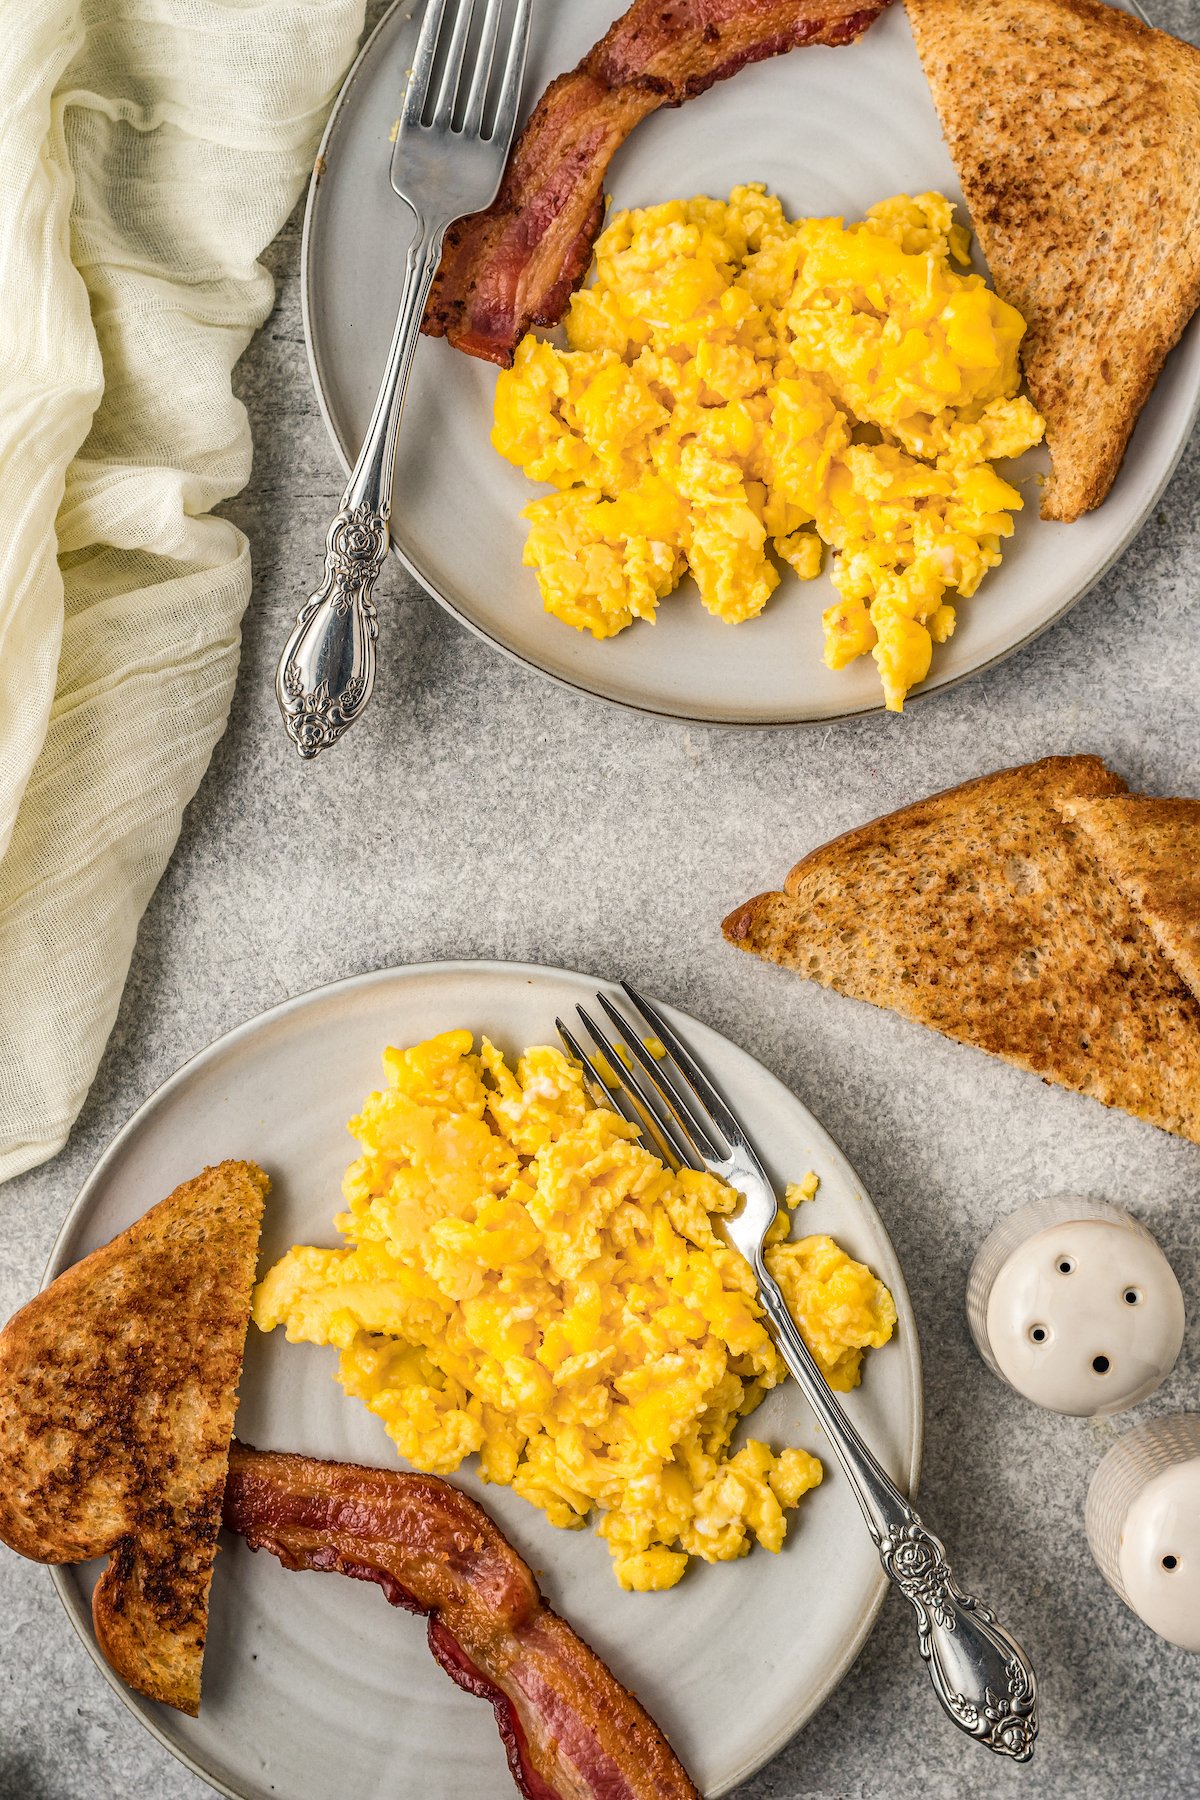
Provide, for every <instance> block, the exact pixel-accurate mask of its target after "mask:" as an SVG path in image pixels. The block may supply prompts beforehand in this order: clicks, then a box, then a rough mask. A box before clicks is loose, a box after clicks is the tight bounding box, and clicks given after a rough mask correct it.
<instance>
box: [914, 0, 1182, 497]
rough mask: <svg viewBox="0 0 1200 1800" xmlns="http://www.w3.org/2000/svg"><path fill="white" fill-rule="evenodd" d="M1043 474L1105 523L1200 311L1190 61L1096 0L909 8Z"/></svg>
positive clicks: (1052, 493) (940, 1)
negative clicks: (1010, 336) (1026, 401)
mask: <svg viewBox="0 0 1200 1800" xmlns="http://www.w3.org/2000/svg"><path fill="white" fill-rule="evenodd" d="M907 7H908V15H909V20H910V22H911V24H912V30H913V36H914V38H915V40H916V45H917V50H918V53H919V55H920V58H921V62H922V65H923V67H924V70H925V74H926V77H927V79H928V81H929V86H930V88H931V90H932V93H933V99H934V104H935V105H936V107H937V111H938V115H939V117H940V119H941V123H942V129H943V132H944V133H945V137H946V142H947V145H948V146H949V150H950V155H951V157H952V159H953V161H954V165H955V168H956V169H957V171H958V174H959V178H960V180H961V182H962V187H963V193H964V196H965V198H966V202H967V207H968V209H969V211H970V214H971V220H972V223H973V225H974V228H975V231H976V233H977V234H978V237H979V243H980V247H981V248H982V250H983V254H984V256H985V257H986V259H987V263H988V267H989V269H990V271H991V275H992V279H993V281H994V282H995V284H996V290H997V292H998V293H999V294H1001V295H1002V296H1003V298H1004V299H1005V300H1008V301H1010V302H1011V304H1012V305H1013V306H1015V307H1016V308H1017V309H1018V311H1019V312H1020V313H1021V314H1022V316H1023V317H1024V319H1025V321H1026V324H1027V325H1028V328H1029V329H1028V332H1027V334H1026V337H1025V340H1024V344H1023V347H1022V362H1023V365H1024V369H1025V376H1026V380H1027V382H1028V385H1029V392H1030V394H1031V396H1032V398H1033V401H1034V404H1035V405H1036V407H1037V408H1038V411H1039V412H1040V413H1041V414H1042V415H1043V417H1044V418H1045V421H1046V443H1047V445H1048V447H1049V450H1050V458H1051V463H1052V468H1053V473H1052V475H1051V478H1050V480H1049V482H1048V483H1047V486H1046V488H1045V492H1044V494H1043V497H1042V516H1043V517H1044V518H1047V519H1064V520H1070V519H1077V518H1078V517H1079V516H1080V514H1081V513H1084V512H1087V511H1089V510H1090V509H1091V508H1092V507H1095V506H1098V505H1099V504H1100V502H1101V501H1102V500H1103V499H1104V497H1105V495H1106V494H1107V493H1108V490H1109V488H1110V487H1111V486H1112V484H1113V481H1114V479H1115V477H1116V474H1117V471H1118V469H1119V468H1120V466H1121V460H1122V458H1123V456H1124V454H1125V447H1126V444H1127V443H1128V441H1129V437H1130V433H1131V432H1132V430H1133V427H1134V425H1135V423H1136V422H1137V417H1138V414H1139V413H1140V411H1141V409H1142V407H1143V405H1144V404H1145V402H1146V400H1147V398H1148V397H1149V394H1150V390H1151V388H1152V387H1153V385H1154V383H1155V380H1156V379H1157V377H1158V374H1159V371H1160V369H1161V368H1162V365H1163V363H1164V361H1165V360H1166V357H1167V354H1168V352H1169V351H1170V349H1171V347H1172V346H1173V345H1174V344H1175V342H1176V341H1177V339H1178V338H1179V336H1180V333H1181V332H1182V331H1183V328H1184V326H1185V325H1186V324H1187V322H1188V320H1189V319H1190V318H1191V316H1192V314H1193V312H1194V311H1195V310H1196V306H1197V304H1198V303H1200V50H1196V49H1194V48H1193V47H1192V46H1191V45H1190V44H1185V43H1181V42H1180V41H1179V40H1178V39H1177V38H1173V37H1170V36H1168V35H1167V33H1166V32H1163V31H1154V30H1152V29H1151V28H1150V27H1149V26H1147V25H1143V24H1141V23H1140V22H1139V21H1138V20H1136V19H1133V18H1131V17H1130V16H1129V14H1128V13H1125V12H1121V11H1119V10H1118V9H1117V8H1116V7H1113V6H1108V5H1105V4H1103V0H907Z"/></svg>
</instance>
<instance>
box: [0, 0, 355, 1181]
mask: <svg viewBox="0 0 1200 1800" xmlns="http://www.w3.org/2000/svg"><path fill="white" fill-rule="evenodd" d="M362 21H363V0H0V42H2V49H0V168H2V169H3V172H4V174H3V181H2V183H0V1180H2V1179H4V1178H6V1177H8V1176H10V1175H14V1174H16V1173H17V1172H18V1171H20V1170H22V1169H25V1168H29V1167H30V1166H31V1165H32V1164H34V1163H37V1162H40V1161H42V1160H43V1159H44V1158H46V1157H47V1156H50V1155H52V1154H53V1153H54V1151H56V1150H58V1149H59V1148H60V1147H61V1146H62V1144H63V1142H64V1140H65V1138H66V1135H67V1132H68V1131H69V1129H70V1127H71V1124H72V1121H73V1120H74V1118H75V1116H76V1114H77V1113H78V1111H79V1108H80V1106H81V1105H82V1103H83V1099H84V1095H85V1094H86V1092H87V1089H88V1087H89V1085H90V1083H91V1080H92V1077H93V1076H94V1074H95V1071H96V1065H97V1063H98V1062H99V1060H100V1054H101V1051H102V1050H103V1048H104V1043H105V1040H106V1038H107V1037H108V1034H109V1032H110V1030H111V1029H112V1024H113V1020H114V1018H115V1017H116V1011H117V1004H118V1001H119V999H120V994H121V988H122V986H123V985H124V981H125V976H126V973H127V971H128V968H129V959H130V956H131V954H132V951H133V943H134V937H135V934H136V932H137V926H138V920H139V919H140V917H141V914H142V910H143V908H144V907H145V904H146V901H147V900H148V898H149V896H150V894H151V892H152V890H153V888H154V886H155V884H156V882H157V881H158V879H159V877H160V875H161V874H162V871H163V868H164V866H165V864H166V861H167V858H168V857H169V856H170V854H171V850H172V848H173V847H174V844H175V841H176V838H177V836H178V832H179V823H180V815H181V814H182V811H183V808H184V807H185V806H186V805H187V802H188V801H189V800H190V799H191V797H192V795H193V793H194V792H195V790H196V787H197V785H198V783H199V781H200V778H201V776H202V774H203V773H204V770H205V767H206V766H207V763H208V760H209V757H210V755H211V754H212V749H213V745H214V744H215V743H216V741H217V739H218V738H219V737H220V735H221V732H222V731H223V730H224V727H225V721H226V718H227V716H228V711H229V703H230V699H231V696H232V692H233V683H234V676H235V674H236V671H237V661H238V644H239V621H240V619H241V616H242V612H243V610H244V608H245V606H246V602H247V600H248V599H249V596H250V559H249V552H248V548H247V545H246V540H245V538H244V537H243V536H242V534H241V533H240V532H239V531H236V530H235V529H234V527H233V526H232V525H230V524H229V523H228V522H227V521H225V520H223V519H217V518H214V517H213V516H212V509H213V507H214V506H216V505H217V504H218V503H219V502H220V501H222V500H226V499H228V498H229V497H230V496H231V495H233V494H236V493H237V492H238V491H239V490H240V489H241V488H242V487H243V486H244V485H245V483H246V481H247V479H248V478H249V474H250V433H249V428H248V426H247V422H246V416H245V413H244V411H243V408H242V407H241V405H240V404H239V403H238V402H237V401H235V400H234V398H233V395H232V391H231V387H230V373H231V371H232V369H233V365H234V363H235V362H236V361H237V359H238V357H239V356H240V355H241V353H242V351H243V350H244V349H245V347H246V345H247V343H248V342H249V340H250V337H251V335H252V333H253V332H254V331H255V329H256V328H257V327H258V326H259V325H261V324H262V322H263V320H264V319H265V318H266V316H267V313H268V311H269V310H270V307H271V302H272V297H273V296H272V287H271V281H270V277H269V276H268V275H267V273H266V271H265V270H264V269H262V268H261V267H259V265H258V264H257V262H256V260H255V259H256V258H257V257H258V255H259V254H260V253H261V251H262V250H263V249H264V247H265V246H266V245H267V244H268V243H270V241H271V239H272V238H273V237H274V236H275V234H276V232H277V231H278V230H279V228H280V226H281V225H282V224H283V222H284V220H285V219H286V218H287V216H288V213H289V212H290V211H291V209H292V206H293V205H294V203H295V201H296V198H297V196H298V194H299V193H300V190H301V187H302V184H303V181H304V178H305V176H306V175H307V173H308V170H309V169H310V167H311V165H312V159H313V154H314V151H315V148H316V143H317V140H318V137H319V135H320V130H321V126H322V122H323V120H324V117H325V114H326V112H327V110H328V107H329V103H330V100H331V98H332V96H333V93H334V91H335V89H336V87H337V84H338V81H339V79H340V78H341V75H342V73H343V71H344V69H345V67H346V65H347V63H348V61H349V59H350V56H351V54H352V52H353V49H354V45H355V43H356V41H357V38H358V34H359V31H360V30H361V27H362ZM296 379H297V380H298V381H300V380H303V379H305V377H304V376H303V374H302V373H301V371H300V370H297V372H296Z"/></svg>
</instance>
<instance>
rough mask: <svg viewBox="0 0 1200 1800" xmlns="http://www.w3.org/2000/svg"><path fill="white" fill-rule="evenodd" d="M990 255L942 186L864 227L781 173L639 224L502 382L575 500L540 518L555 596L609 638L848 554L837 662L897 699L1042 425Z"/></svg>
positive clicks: (645, 213) (623, 220) (619, 223)
mask: <svg viewBox="0 0 1200 1800" xmlns="http://www.w3.org/2000/svg"><path fill="white" fill-rule="evenodd" d="M968 243H969V238H968V234H967V232H966V231H965V230H964V229H963V227H962V226H960V225H956V224H954V223H953V212H952V207H951V204H950V202H949V201H948V200H945V199H943V198H942V197H941V196H940V195H938V194H922V195H920V196H918V197H917V198H915V199H910V198H908V197H907V196H904V195H900V196H898V197H897V198H895V199H892V200H885V201H883V202H881V203H880V204H879V205H878V206H874V207H872V208H871V210H870V212H869V213H868V214H867V216H866V218H865V219H864V220H863V221H862V223H861V224H858V225H850V226H846V225H844V224H843V222H842V221H841V220H840V219H803V220H800V221H790V220H788V219H786V218H785V217H784V214H783V208H782V207H781V205H780V203H779V201H778V200H777V199H775V198H774V197H773V196H771V195H768V194H767V193H766V191H765V190H764V189H763V188H762V187H761V186H749V187H739V188H735V189H734V191H733V193H732V195H731V196H730V198H729V200H728V202H724V201H719V200H709V199H704V198H700V199H695V200H687V201H683V200H672V201H668V202H667V203H666V204H665V205H662V206H651V207H646V208H644V209H642V210H639V211H635V212H623V213H618V214H617V215H616V216H615V217H614V218H613V220H612V222H611V223H610V225H609V226H608V228H607V230H606V231H605V232H604V233H603V234H602V236H601V237H600V239H599V241H598V242H597V245H596V278H595V281H594V283H593V284H592V286H590V287H588V288H585V289H583V290H582V291H581V292H579V293H577V294H576V295H575V296H574V298H573V300H572V302H571V306H570V310H569V312H568V314H567V318H566V322H565V327H566V348H565V349H560V348H558V347H556V346H555V345H553V344H550V343H547V342H543V341H541V340H539V339H538V338H536V337H534V336H532V335H530V336H528V337H526V338H525V339H524V341H523V342H522V343H521V345H520V346H519V348H518V350H517V354H516V360H515V362H514V365H513V367H512V369H510V370H506V371H503V372H502V373H501V375H500V378H499V381H498V383H497V387H496V403H495V425H494V429H493V432H492V442H493V444H494V445H495V447H496V449H497V450H499V452H500V453H501V455H502V456H505V457H507V458H508V460H509V461H510V462H513V463H516V464H517V465H518V467H520V468H521V469H523V470H524V471H525V473H526V474H527V475H529V476H530V477H531V478H532V479H533V480H535V481H544V482H548V483H550V485H551V486H552V487H554V488H556V489H558V490H559V491H558V492H557V493H555V494H551V495H549V496H547V497H546V498H545V499H542V500H537V501H535V502H534V503H533V504H532V505H531V506H529V507H527V508H526V509H525V514H524V516H525V518H527V519H528V521H529V524H530V531H529V538H528V542H527V544H526V549H525V561H526V563H527V564H529V565H530V566H532V567H533V568H535V569H536V570H537V574H538V582H539V584H540V587H541V591H542V596H543V599H544V601H545V605H546V608H547V610H548V611H549V612H551V613H553V614H554V615H555V616H556V617H558V618H560V619H563V620H565V621H566V623H567V624H569V625H574V626H576V627H577V628H579V629H581V630H587V631H590V632H592V633H593V634H594V635H595V636H596V637H598V638H606V637H611V636H612V635H613V634H614V633H616V632H618V631H623V630H624V629H625V627H626V626H627V625H629V624H631V623H632V622H633V620H634V619H653V618H654V615H655V611H656V609H657V607H658V603H659V601H660V600H662V599H664V598H665V596H666V595H668V594H669V593H671V591H672V590H673V589H674V588H675V587H676V586H677V585H678V583H679V581H680V580H681V578H682V577H683V575H684V574H685V573H688V572H690V573H691V574H692V575H693V576H694V578H695V581H696V585H697V587H698V588H699V591H700V599H701V601H702V602H703V604H704V605H705V606H706V607H707V608H708V610H709V612H711V613H714V614H716V615H717V616H718V617H719V618H722V619H727V620H729V621H731V622H733V623H737V622H739V621H740V620H743V619H752V618H753V617H754V616H755V615H756V614H757V613H760V612H761V611H762V609H763V607H764V606H765V605H766V603H767V600H768V598H769V597H770V595H771V593H772V591H773V590H774V588H775V587H776V586H777V584H778V582H779V579H780V574H779V566H778V565H779V563H784V564H786V565H787V566H788V567H790V568H791V569H792V570H794V572H795V573H796V574H797V575H798V576H799V577H800V578H801V579H802V580H808V579H810V578H811V577H813V576H815V575H816V574H818V573H819V571H820V568H821V563H822V556H823V550H822V546H823V545H828V546H829V547H830V548H831V549H832V550H833V552H834V556H833V560H832V567H831V569H830V577H831V579H832V582H833V585H834V587H835V588H836V589H837V592H838V595H839V598H838V600H837V602H836V604H835V605H833V606H831V607H830V608H829V609H828V611H827V612H826V613H825V614H824V628H825V661H826V663H827V664H828V666H829V667H830V668H831V669H840V668H843V667H845V665H846V664H847V663H849V662H851V661H853V659H854V658H855V657H857V656H861V655H862V654H863V653H864V652H866V651H870V652H871V654H872V656H873V657H874V659H875V661H876V663H877V665H878V667H879V674H880V678H881V680H882V683H883V690H884V694H885V696H886V700H887V705H888V707H889V708H891V709H892V710H893V711H899V710H901V708H902V707H903V703H904V695H905V693H906V692H907V690H908V689H909V688H910V687H912V686H913V685H914V683H916V682H918V681H921V680H923V679H924V677H925V675H926V674H927V673H928V670H929V664H930V659H931V655H932V650H933V645H934V644H935V643H942V642H944V641H945V639H946V638H948V637H949V636H950V634H951V632H952V631H953V630H954V624H955V612H954V603H953V601H951V600H950V599H948V598H947V596H948V595H950V594H954V595H955V596H959V597H964V598H965V597H967V596H969V595H971V594H973V593H974V592H975V590H976V588H977V587H978V586H979V583H980V581H981V580H982V579H983V576H984V574H985V573H986V571H987V570H988V569H990V568H992V567H993V566H994V565H995V564H996V563H998V562H999V561H1000V543H1001V539H1002V538H1005V537H1007V536H1009V534H1010V533H1011V531H1012V516H1011V515H1012V514H1013V513H1014V512H1015V511H1017V510H1019V509H1020V507H1021V506H1022V500H1021V496H1020V495H1019V494H1018V492H1017V490H1016V489H1015V488H1014V487H1012V486H1011V485H1010V484H1009V483H1008V482H1007V481H1004V480H1003V479H1002V478H1001V477H1000V476H999V475H997V473H996V472H995V470H994V469H993V468H992V466H991V464H992V461H993V459H995V458H997V457H1009V456H1018V455H1020V453H1021V452H1022V451H1024V450H1027V449H1029V448H1030V446H1031V445H1033V444H1036V443H1038V442H1039V440H1040V439H1041V436H1042V430H1043V424H1042V420H1041V418H1040V417H1039V416H1038V414H1037V413H1036V412H1035V411H1034V409H1033V407H1032V405H1031V404H1030V402H1029V401H1028V400H1027V399H1025V398H1023V397H1018V395H1017V389H1018V386H1019V384H1020V368H1019V365H1018V360H1017V351H1018V346H1019V344H1020V341H1021V337H1022V334H1023V332H1024V329H1025V326H1024V321H1023V320H1022V318H1021V316H1020V314H1019V313H1018V312H1016V311H1015V310H1014V309H1013V308H1012V307H1011V306H1009V305H1007V304H1006V303H1005V302H1004V301H1003V300H1001V299H1000V298H999V297H998V296H997V295H996V294H994V293H993V292H992V291H991V290H990V289H989V288H988V287H987V286H986V284H985V283H984V281H983V278H982V277H981V276H979V275H973V274H964V273H961V272H960V271H959V270H958V269H955V268H953V267H952V263H958V264H960V265H962V267H963V268H965V267H966V266H967V265H968V261H969V258H968V253H967V246H968ZM770 551H773V552H774V558H775V559H777V560H774V559H773V558H772V555H771V554H770Z"/></svg>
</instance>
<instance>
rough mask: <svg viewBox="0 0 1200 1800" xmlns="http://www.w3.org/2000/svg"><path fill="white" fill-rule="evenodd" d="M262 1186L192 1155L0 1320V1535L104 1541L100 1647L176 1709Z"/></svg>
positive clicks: (203, 1572)
mask: <svg viewBox="0 0 1200 1800" xmlns="http://www.w3.org/2000/svg"><path fill="white" fill-rule="evenodd" d="M268 1186H269V1183H268V1181H267V1177H266V1176H265V1175H264V1174H263V1172H262V1170H261V1169H258V1168H256V1167H255V1165H254V1164H253V1163H240V1162H226V1163H222V1164H220V1165H219V1167H217V1168H213V1169H206V1170H205V1171H204V1173H203V1174H201V1175H198V1176H197V1177H195V1179H194V1180H192V1181H186V1182H184V1183H183V1185H182V1186H181V1187H178V1188H176V1189H175V1191H174V1193H173V1194H171V1195H170V1196H169V1198H167V1199H166V1200H163V1201H161V1202H160V1203H159V1204H158V1205H157V1206H154V1207H152V1208H151V1209H150V1211H149V1212H148V1213H146V1214H145V1215H144V1217H143V1218H141V1219H139V1220H138V1222H137V1223H136V1224H135V1225H132V1226H131V1227H130V1228H129V1230H128V1231H124V1232H122V1233H121V1235H120V1236H119V1237H116V1238H114V1239H113V1240H112V1242H111V1243H109V1244H106V1245H104V1246H103V1248H102V1249H100V1250H97V1251H95V1252H93V1254H92V1255H91V1256H88V1257H85V1259H84V1260H83V1261H82V1262H80V1263H76V1264H75V1266H74V1267H73V1268H71V1269H67V1270H66V1271H64V1273H63V1274H62V1275H60V1276H59V1277H58V1278H57V1280H55V1281H54V1282H52V1283H51V1285H50V1286H49V1287H48V1288H46V1289H45V1290H44V1291H43V1292H42V1293H41V1294H39V1295H38V1296H37V1298H36V1299H35V1300H31V1301H30V1303H29V1304H28V1306H25V1307H23V1308H22V1309H21V1311H20V1312H19V1313H17V1314H16V1315H15V1317H14V1318H12V1319H11V1320H10V1321H9V1323H8V1325H7V1326H6V1327H5V1328H4V1331H3V1332H0V1539H3V1541H4V1542H5V1543H7V1544H9V1545H10V1546H11V1547H12V1548H13V1549H14V1550H18V1551H20V1553H21V1554H22V1555H23V1556H29V1557H33V1558H34V1559H35V1560H37V1561H39V1562H52V1563H62V1562H82V1561H85V1560H87V1559H88V1558H90V1557H94V1556H101V1555H106V1554H109V1555H111V1561H110V1563H109V1566H108V1569H107V1570H106V1572H105V1574H104V1575H103V1577H102V1578H101V1580H100V1582H99V1584H98V1585H97V1587H96V1590H95V1594H94V1596H93V1620H94V1623H95V1628H96V1636H97V1640H98V1642H99V1644H100V1647H101V1649H102V1650H103V1651H104V1654H105V1656H106V1657H107V1658H108V1660H109V1662H111V1663H112V1665H113V1667H114V1668H116V1669H117V1670H118V1672H119V1673H120V1674H121V1675H122V1676H123V1677H124V1678H125V1680H126V1681H128V1682H129V1684H130V1686H131V1687H135V1688H137V1689H138V1691H139V1692H141V1693H144V1694H147V1695H148V1696H149V1697H150V1698H151V1699H154V1700H162V1701H165V1702H166V1703H167V1704H168V1705H171V1706H176V1707H179V1708H180V1709H181V1710H182V1711H185V1712H190V1713H194V1712H195V1711H196V1708H197V1706H198V1704H199V1695H200V1660H201V1656H202V1653H203V1647H204V1633H205V1628H206V1625H207V1617H208V1589H209V1583H210V1581H211V1579H212V1565H213V1559H214V1557H215V1555H216V1547H217V1531H218V1528H219V1524H220V1517H221V1499H222V1495H223V1492H224V1487H225V1475H226V1469H227V1464H228V1455H229V1442H230V1438H231V1436H232V1432H233V1414H234V1406H235V1400H236V1392H237V1383H238V1379H239V1376H240V1373H241V1363H242V1352H243V1347H244V1344H245V1337H246V1325H247V1321H248V1318H249V1312H250V1293H251V1288H252V1286H253V1282H254V1269H255V1262H256V1259H257V1253H258V1234H259V1227H260V1224H261V1220H262V1208H263V1199H264V1196H265V1194H266V1191H267V1188H268Z"/></svg>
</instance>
